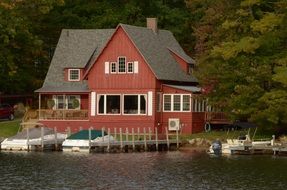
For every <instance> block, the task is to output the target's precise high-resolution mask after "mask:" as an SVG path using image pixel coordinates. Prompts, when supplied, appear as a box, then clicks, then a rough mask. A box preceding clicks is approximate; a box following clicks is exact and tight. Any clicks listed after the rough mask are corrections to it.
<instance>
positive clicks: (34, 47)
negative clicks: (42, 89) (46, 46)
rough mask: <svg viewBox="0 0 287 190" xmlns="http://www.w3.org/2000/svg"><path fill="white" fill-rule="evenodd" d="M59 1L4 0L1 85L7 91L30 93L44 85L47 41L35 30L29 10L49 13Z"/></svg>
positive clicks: (0, 38)
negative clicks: (40, 66)
mask: <svg viewBox="0 0 287 190" xmlns="http://www.w3.org/2000/svg"><path fill="white" fill-rule="evenodd" d="M54 3H59V2H58V1H56V0H55V1H48V0H41V1H36V0H31V1H9V0H3V1H1V2H0V86H1V89H0V91H1V92H4V93H28V92H33V90H34V89H35V88H37V87H39V86H40V84H41V79H42V78H43V77H42V78H39V73H41V72H42V70H39V63H40V61H39V60H40V58H41V57H44V54H45V53H44V52H43V50H42V45H43V41H42V40H41V39H40V38H39V37H38V36H37V35H34V33H33V23H32V22H31V20H30V19H29V16H28V13H32V12H34V13H37V15H35V16H39V15H42V14H46V13H47V12H48V11H49V10H50V9H51V8H52V5H53V4H54Z"/></svg>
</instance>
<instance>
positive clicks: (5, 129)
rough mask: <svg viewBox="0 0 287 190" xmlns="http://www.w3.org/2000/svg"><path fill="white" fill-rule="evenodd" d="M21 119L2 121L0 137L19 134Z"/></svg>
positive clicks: (0, 122)
mask: <svg viewBox="0 0 287 190" xmlns="http://www.w3.org/2000/svg"><path fill="white" fill-rule="evenodd" d="M20 122H21V120H20V119H15V120H14V121H0V137H10V136H13V135H15V134H16V133H17V132H18V129H19V126H20Z"/></svg>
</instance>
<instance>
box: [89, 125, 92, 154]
mask: <svg viewBox="0 0 287 190" xmlns="http://www.w3.org/2000/svg"><path fill="white" fill-rule="evenodd" d="M91 141H92V131H91V127H90V128H89V152H91Z"/></svg>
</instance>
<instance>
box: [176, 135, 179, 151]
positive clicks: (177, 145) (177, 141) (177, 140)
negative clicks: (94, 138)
mask: <svg viewBox="0 0 287 190" xmlns="http://www.w3.org/2000/svg"><path fill="white" fill-rule="evenodd" d="M176 148H177V149H178V148H179V138H178V130H176Z"/></svg>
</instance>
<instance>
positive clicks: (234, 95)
mask: <svg viewBox="0 0 287 190" xmlns="http://www.w3.org/2000/svg"><path fill="white" fill-rule="evenodd" d="M189 5H190V8H191V9H194V10H195V9H197V7H199V8H200V11H201V15H200V16H199V19H198V20H197V21H196V22H195V28H194V31H195V32H194V35H195V36H196V38H197V44H196V45H197V46H196V48H197V47H199V49H197V50H200V51H197V53H198V54H197V55H198V60H199V71H198V77H199V78H200V81H201V83H202V85H203V86H205V87H206V89H209V92H208V98H209V101H210V103H211V104H213V105H216V106H219V107H221V108H222V109H224V110H225V111H226V112H228V113H229V115H230V117H231V118H232V119H233V120H235V119H244V120H246V119H247V120H251V121H255V122H257V123H258V124H259V125H261V126H264V127H265V128H268V127H270V128H273V127H280V128H283V127H286V125H287V120H286V118H287V96H286V95H287V94H286V91H287V88H286V87H287V86H286V80H287V73H286V56H287V49H286V45H287V43H286V41H287V33H286V19H287V13H286V7H287V2H286V1H285V0H273V1H269V0H268V1H267V0H241V1H238V0H233V1H227V0H216V1H208V0H204V1H198V0H191V1H189ZM195 13H197V12H196V10H195ZM197 14H198V13H197Z"/></svg>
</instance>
